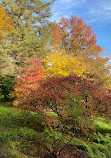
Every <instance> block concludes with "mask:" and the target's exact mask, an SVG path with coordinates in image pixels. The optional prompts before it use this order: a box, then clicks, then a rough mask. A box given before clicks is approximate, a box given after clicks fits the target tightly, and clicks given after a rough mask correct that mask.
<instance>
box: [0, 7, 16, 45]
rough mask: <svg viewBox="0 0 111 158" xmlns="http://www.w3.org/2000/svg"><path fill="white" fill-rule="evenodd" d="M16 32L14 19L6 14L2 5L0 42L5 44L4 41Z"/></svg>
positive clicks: (0, 8) (0, 10)
mask: <svg viewBox="0 0 111 158" xmlns="http://www.w3.org/2000/svg"><path fill="white" fill-rule="evenodd" d="M13 30H14V26H13V22H12V19H11V18H10V17H9V16H8V14H7V13H6V12H5V10H4V8H3V5H2V4H0V41H2V42H3V43H4V39H5V38H6V37H7V36H10V35H11V34H12V32H13Z"/></svg>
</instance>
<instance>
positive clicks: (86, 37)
mask: <svg viewBox="0 0 111 158" xmlns="http://www.w3.org/2000/svg"><path fill="white" fill-rule="evenodd" d="M96 38H97V35H96V34H95V33H94V32H93V31H92V30H91V26H88V25H87V23H86V22H85V21H84V20H83V19H81V18H78V17H76V16H71V18H70V19H66V18H61V20H60V22H59V23H56V24H54V25H52V27H51V47H53V48H54V49H57V50H58V49H59V50H65V51H66V52H67V53H68V54H69V55H72V56H78V57H80V56H82V58H83V62H84V63H85V64H86V73H92V74H94V75H95V76H98V77H100V78H104V77H106V76H108V75H109V67H107V66H106V64H107V62H108V60H109V58H102V57H100V54H102V52H103V50H104V49H103V48H102V47H101V46H99V45H97V39H96Z"/></svg>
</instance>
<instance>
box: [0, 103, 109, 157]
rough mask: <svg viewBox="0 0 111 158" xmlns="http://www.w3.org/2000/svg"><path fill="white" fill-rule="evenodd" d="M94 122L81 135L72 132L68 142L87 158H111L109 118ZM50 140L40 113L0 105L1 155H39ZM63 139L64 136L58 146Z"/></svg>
mask: <svg viewBox="0 0 111 158" xmlns="http://www.w3.org/2000/svg"><path fill="white" fill-rule="evenodd" d="M95 124H96V129H95V131H91V132H90V133H86V134H85V135H84V137H83V136H81V135H80V136H77V137H76V135H75V137H74V138H73V139H72V140H71V142H70V143H69V145H71V146H74V148H75V149H78V150H80V151H86V152H87V153H88V155H89V158H111V121H107V120H105V119H104V118H101V117H98V118H97V119H96V121H95ZM61 135H62V133H60V132H59V133H58V134H57V135H56V137H55V138H56V139H59V137H61ZM66 137H67V138H68V137H69V136H68V135H67V136H66ZM51 139H52V135H51V133H50V132H49V131H48V130H47V128H46V127H45V125H44V121H43V119H42V118H41V116H40V115H38V114H36V113H33V112H22V111H17V110H14V108H13V106H11V105H6V104H2V103H1V104H0V152H1V156H2V157H3V158H39V157H40V156H41V155H44V154H45V152H46V153H47V152H48V147H49V143H48V142H50V141H51ZM66 142H67V141H66V139H65V138H64V139H63V140H62V141H61V144H59V145H58V147H60V146H64V144H65V143H66ZM72 157H73V156H72Z"/></svg>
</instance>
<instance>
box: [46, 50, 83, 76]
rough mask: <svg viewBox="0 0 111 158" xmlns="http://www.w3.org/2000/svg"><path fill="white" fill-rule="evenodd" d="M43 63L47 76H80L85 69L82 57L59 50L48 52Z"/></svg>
mask: <svg viewBox="0 0 111 158" xmlns="http://www.w3.org/2000/svg"><path fill="white" fill-rule="evenodd" d="M44 64H45V70H46V74H47V76H55V75H57V76H61V75H62V76H68V75H69V74H76V75H78V76H81V75H82V74H83V72H84V71H85V69H86V66H85V64H84V62H83V60H82V57H73V56H71V55H68V54H66V53H65V52H59V51H55V52H52V53H50V54H48V55H47V56H46V58H45V59H44Z"/></svg>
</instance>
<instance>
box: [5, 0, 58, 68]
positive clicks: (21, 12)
mask: <svg viewBox="0 0 111 158" xmlns="http://www.w3.org/2000/svg"><path fill="white" fill-rule="evenodd" d="M54 1H55V0H51V1H49V2H45V1H42V0H3V1H2V2H3V6H4V9H5V11H6V12H7V13H8V15H9V16H10V17H11V18H12V20H13V23H14V28H15V30H14V32H13V34H12V36H11V37H9V38H7V40H6V44H5V46H4V48H3V49H4V50H5V51H6V52H7V54H8V55H10V56H11V57H12V60H13V63H15V64H16V65H17V66H18V67H20V66H21V64H22V63H23V61H24V60H27V59H28V58H30V57H35V56H36V57H41V56H42V57H43V56H44V54H45V52H46V44H47V43H48V39H49V34H50V33H49V25H50V24H49V21H48V18H49V17H50V16H51V12H50V10H51V6H52V4H53V2H54Z"/></svg>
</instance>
